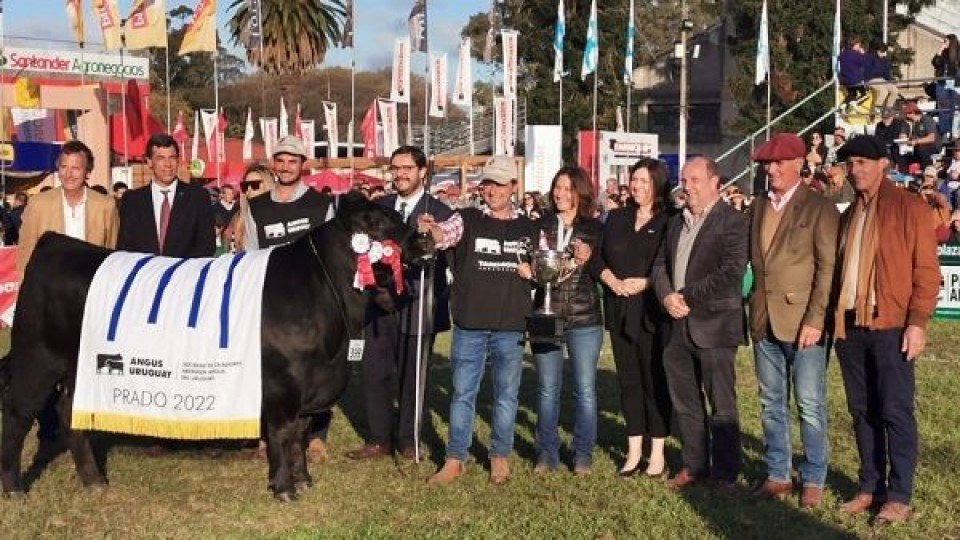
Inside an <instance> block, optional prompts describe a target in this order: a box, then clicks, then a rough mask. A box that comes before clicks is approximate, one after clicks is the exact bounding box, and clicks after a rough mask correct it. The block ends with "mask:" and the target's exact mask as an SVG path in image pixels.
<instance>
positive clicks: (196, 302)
mask: <svg viewBox="0 0 960 540" xmlns="http://www.w3.org/2000/svg"><path fill="white" fill-rule="evenodd" d="M215 260H216V259H210V260H209V261H207V264H205V265H203V268H202V269H201V270H200V276H199V277H198V278H197V286H196V287H195V288H194V289H193V302H192V303H191V304H190V318H189V320H188V321H187V326H189V327H190V328H196V327H197V319H198V318H199V317H200V299H201V298H203V287H204V285H206V284H207V274H209V273H210V265H211V264H213V261H215Z"/></svg>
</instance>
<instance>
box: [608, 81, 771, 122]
mask: <svg viewBox="0 0 960 540" xmlns="http://www.w3.org/2000/svg"><path fill="white" fill-rule="evenodd" d="M632 97H633V81H632V80H631V81H630V83H629V84H627V133H630V111H631V110H633V109H632V106H631V104H630V100H631V98H632ZM767 114H768V115H769V114H770V113H769V112H768V113H767Z"/></svg>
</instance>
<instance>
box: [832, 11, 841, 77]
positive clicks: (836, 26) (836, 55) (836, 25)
mask: <svg viewBox="0 0 960 540" xmlns="http://www.w3.org/2000/svg"><path fill="white" fill-rule="evenodd" d="M839 77H840V4H839V3H837V12H836V14H835V15H834V17H833V78H834V79H836V78H839Z"/></svg>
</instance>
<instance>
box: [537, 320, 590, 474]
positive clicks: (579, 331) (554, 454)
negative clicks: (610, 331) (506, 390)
mask: <svg viewBox="0 0 960 540" xmlns="http://www.w3.org/2000/svg"><path fill="white" fill-rule="evenodd" d="M564 338H565V340H566V343H567V351H568V352H569V354H570V367H571V368H572V371H573V400H574V403H575V406H576V412H575V416H574V422H573V462H574V464H575V465H581V466H588V467H589V466H590V465H592V464H593V446H594V444H596V442H597V361H598V360H599V359H600V346H601V345H602V344H603V327H602V326H600V325H594V326H582V327H579V328H570V329H568V330H566V332H564ZM532 348H533V353H534V359H535V360H536V362H537V397H538V401H537V434H536V446H537V463H546V464H547V465H549V466H550V467H551V468H556V467H557V465H558V464H559V462H560V436H559V434H558V433H557V424H558V421H559V418H560V394H561V391H562V389H563V352H562V351H561V349H560V347H559V346H558V345H553V344H542V343H541V344H535V345H534V346H533V347H532Z"/></svg>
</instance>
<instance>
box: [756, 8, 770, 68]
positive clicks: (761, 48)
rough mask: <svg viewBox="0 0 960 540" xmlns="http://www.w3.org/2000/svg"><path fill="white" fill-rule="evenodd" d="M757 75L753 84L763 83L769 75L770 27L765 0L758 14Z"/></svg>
mask: <svg viewBox="0 0 960 540" xmlns="http://www.w3.org/2000/svg"><path fill="white" fill-rule="evenodd" d="M756 73H757V76H756V78H755V79H754V81H753V83H754V84H763V81H765V80H767V77H768V76H769V75H770V28H769V23H768V21H767V0H763V12H762V13H761V15H760V34H759V35H758V36H757V69H756Z"/></svg>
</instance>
